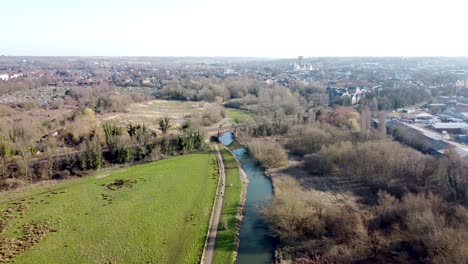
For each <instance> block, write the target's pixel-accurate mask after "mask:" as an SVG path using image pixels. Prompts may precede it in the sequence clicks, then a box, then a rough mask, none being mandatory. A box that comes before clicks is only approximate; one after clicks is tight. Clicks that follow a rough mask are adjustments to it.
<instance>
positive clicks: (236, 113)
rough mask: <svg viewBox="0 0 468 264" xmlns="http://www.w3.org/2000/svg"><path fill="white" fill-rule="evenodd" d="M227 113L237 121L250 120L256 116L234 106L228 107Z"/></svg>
mask: <svg viewBox="0 0 468 264" xmlns="http://www.w3.org/2000/svg"><path fill="white" fill-rule="evenodd" d="M226 114H227V115H228V116H229V117H231V118H232V119H233V120H234V122H235V123H240V122H242V121H244V120H249V119H252V118H253V117H254V114H253V113H252V112H249V111H246V110H239V109H234V108H226Z"/></svg>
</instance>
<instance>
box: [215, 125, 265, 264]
mask: <svg viewBox="0 0 468 264" xmlns="http://www.w3.org/2000/svg"><path fill="white" fill-rule="evenodd" d="M220 141H221V143H222V144H223V145H225V146H228V145H230V144H231V143H232V142H233V135H232V133H230V132H227V133H224V135H223V136H222V137H221V138H220ZM232 152H233V153H234V154H235V155H236V157H237V159H238V160H239V161H240V163H241V165H242V168H243V169H244V171H245V173H246V174H247V178H248V179H249V184H248V187H247V198H246V201H245V211H244V219H243V222H242V225H241V227H240V236H239V239H240V244H239V251H238V255H237V260H236V263H237V264H263V263H272V262H273V255H274V254H273V253H274V241H273V240H272V239H271V237H270V231H269V227H268V223H267V222H266V221H265V219H264V218H263V216H262V214H261V213H260V212H259V207H261V206H269V203H270V199H271V197H272V195H273V187H272V184H271V180H270V178H268V177H267V176H266V175H265V174H264V171H263V169H262V168H261V167H259V166H258V165H257V164H256V163H255V160H254V159H252V157H250V155H249V153H248V152H247V151H246V150H245V149H244V148H238V149H234V150H232Z"/></svg>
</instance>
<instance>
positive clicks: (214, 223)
mask: <svg viewBox="0 0 468 264" xmlns="http://www.w3.org/2000/svg"><path fill="white" fill-rule="evenodd" d="M214 148H215V150H216V156H217V157H218V170H219V179H220V180H218V188H216V193H215V200H214V201H213V208H212V210H211V217H210V224H209V226H208V232H207V236H206V239H205V245H204V247H203V253H202V257H201V260H200V263H205V264H211V261H212V259H213V252H214V246H215V241H216V234H217V232H218V224H219V218H220V216H221V209H222V207H223V196H224V188H225V182H226V173H225V170H224V162H223V158H222V156H221V152H220V151H219V148H218V145H216V144H214ZM219 187H220V188H219ZM219 194H221V196H219Z"/></svg>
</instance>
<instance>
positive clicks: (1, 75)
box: [0, 73, 10, 81]
mask: <svg viewBox="0 0 468 264" xmlns="http://www.w3.org/2000/svg"><path fill="white" fill-rule="evenodd" d="M9 79H10V75H8V74H7V73H0V80H2V81H8V80H9Z"/></svg>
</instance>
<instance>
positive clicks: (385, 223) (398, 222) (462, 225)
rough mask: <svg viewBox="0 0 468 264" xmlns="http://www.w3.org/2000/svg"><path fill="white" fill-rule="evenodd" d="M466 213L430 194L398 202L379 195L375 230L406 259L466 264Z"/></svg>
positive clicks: (414, 195) (392, 198)
mask: <svg viewBox="0 0 468 264" xmlns="http://www.w3.org/2000/svg"><path fill="white" fill-rule="evenodd" d="M467 219H468V210H467V209H466V208H464V207H461V206H457V205H451V204H448V203H446V202H445V201H443V199H442V198H441V197H439V196H436V195H434V194H431V193H429V194H411V193H410V194H407V195H405V196H404V197H403V199H401V200H397V199H396V198H395V197H393V196H391V195H389V194H387V193H384V192H381V193H379V206H378V207H377V209H376V217H375V220H374V224H375V227H379V228H385V229H387V232H390V237H392V238H393V239H392V240H393V241H395V242H394V243H397V242H398V241H399V242H398V243H400V244H404V245H405V247H406V249H405V252H400V254H406V251H408V252H410V256H408V257H410V258H413V259H414V260H417V259H429V260H431V262H432V263H467V262H468V240H467V239H466V238H467V237H468V225H467V224H468V221H467Z"/></svg>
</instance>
